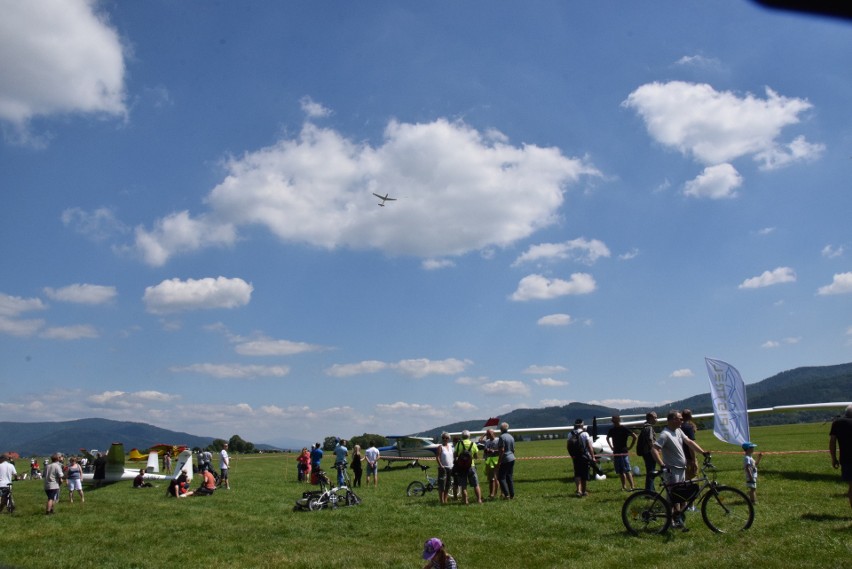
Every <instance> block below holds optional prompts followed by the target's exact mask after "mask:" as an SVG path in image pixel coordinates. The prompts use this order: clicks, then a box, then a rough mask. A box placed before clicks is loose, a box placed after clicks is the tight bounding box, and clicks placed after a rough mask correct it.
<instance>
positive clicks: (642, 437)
mask: <svg viewBox="0 0 852 569" xmlns="http://www.w3.org/2000/svg"><path fill="white" fill-rule="evenodd" d="M656 424H657V414H656V413H655V412H654V411H651V412H649V413H646V414H645V424H644V425H642V431H641V432H640V433H639V439H638V440H637V441H636V454H638V455H639V456H641V457H642V460H643V461H644V462H645V490H649V491H651V492H653V491H654V476H653V475H652V473H653V472H654V470H656V466H657V461H656V459H655V458H654V452H653V450H654V441H656V440H657V434H656V432H655V431H654V425H656Z"/></svg>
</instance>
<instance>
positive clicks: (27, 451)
mask: <svg viewBox="0 0 852 569" xmlns="http://www.w3.org/2000/svg"><path fill="white" fill-rule="evenodd" d="M0 433H2V440H0V445H2V448H0V451H2V452H6V451H15V452H17V453H18V454H20V455H21V456H47V455H50V454H52V453H54V452H57V451H59V452H64V453H68V454H76V453H78V452H79V449H81V448H87V449H94V448H96V449H100V450H106V449H109V447H110V445H111V444H112V443H114V442H118V443H123V444H124V448H125V450H127V451H129V450H130V449H131V448H139V449H147V448H149V447H151V446H153V445H155V444H158V443H167V444H180V445H187V446H189V447H190V448H194V447H202V448H203V447H206V446H207V445H209V444H210V443H211V442H213V437H199V436H196V435H190V434H189V433H181V432H176V431H169V430H167V429H161V428H159V427H154V426H152V425H147V424H145V423H132V422H127V421H112V420H109V419H78V420H76V421H59V422H54V423H10V422H0Z"/></svg>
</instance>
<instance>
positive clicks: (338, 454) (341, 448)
mask: <svg viewBox="0 0 852 569" xmlns="http://www.w3.org/2000/svg"><path fill="white" fill-rule="evenodd" d="M348 456H349V449H348V448H346V441H345V440H343V439H337V444H336V445H335V446H334V467H335V468H336V469H337V485H338V486H343V484H344V483H345V482H346V480H345V472H346V458H347V457H348Z"/></svg>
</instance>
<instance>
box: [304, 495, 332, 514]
mask: <svg viewBox="0 0 852 569" xmlns="http://www.w3.org/2000/svg"><path fill="white" fill-rule="evenodd" d="M327 505H328V493H326V492H323V494H322V495H321V496H319V497H317V498H311V499H310V500H308V509H309V510H310V511H312V512H316V511H317V510H322V509H323V508H325V507H326V506H327Z"/></svg>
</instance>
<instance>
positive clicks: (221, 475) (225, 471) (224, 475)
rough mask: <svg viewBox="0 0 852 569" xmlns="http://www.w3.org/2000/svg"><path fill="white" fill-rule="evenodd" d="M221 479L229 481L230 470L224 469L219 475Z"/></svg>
mask: <svg viewBox="0 0 852 569" xmlns="http://www.w3.org/2000/svg"><path fill="white" fill-rule="evenodd" d="M219 478H221V479H222V480H227V479H228V469H227V468H223V469H222V472H221V473H220V474H219Z"/></svg>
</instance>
